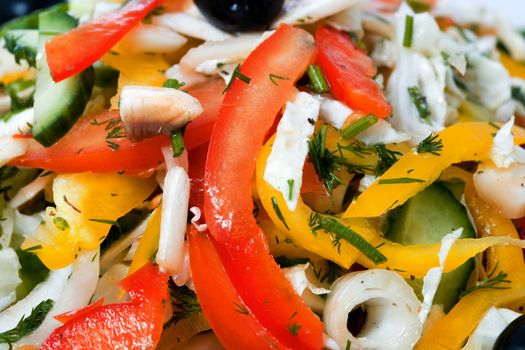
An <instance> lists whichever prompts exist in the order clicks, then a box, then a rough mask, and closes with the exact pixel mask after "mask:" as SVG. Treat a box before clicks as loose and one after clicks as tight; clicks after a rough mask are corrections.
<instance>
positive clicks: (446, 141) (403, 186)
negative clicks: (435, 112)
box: [343, 122, 525, 218]
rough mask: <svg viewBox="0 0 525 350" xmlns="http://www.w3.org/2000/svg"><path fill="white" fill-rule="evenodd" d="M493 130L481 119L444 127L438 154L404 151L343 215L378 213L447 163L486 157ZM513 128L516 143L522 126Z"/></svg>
mask: <svg viewBox="0 0 525 350" xmlns="http://www.w3.org/2000/svg"><path fill="white" fill-rule="evenodd" d="M496 131H497V130H496V128H495V127H494V126H492V125H490V124H489V123H484V122H472V123H463V124H456V125H452V126H450V127H448V128H446V129H445V130H443V131H441V132H439V133H438V137H439V139H440V140H441V142H442V143H443V148H442V150H441V152H440V153H439V154H438V155H436V154H432V153H415V152H412V153H408V154H406V155H404V156H403V157H401V159H399V161H398V162H397V163H396V164H394V165H393V166H392V167H391V168H390V169H389V170H388V171H387V172H385V173H384V174H383V175H382V176H381V177H380V178H379V179H378V180H377V181H376V182H375V183H374V184H372V186H370V187H369V188H368V189H367V190H366V191H365V192H363V193H362V194H361V195H360V196H359V197H358V198H357V200H355V201H354V202H353V203H352V204H351V205H350V206H349V207H348V209H347V210H346V212H345V213H344V214H343V218H352V217H377V216H380V215H382V214H384V213H386V212H387V211H388V210H390V209H394V208H396V207H398V206H400V205H402V204H403V203H405V202H406V201H407V200H408V199H409V198H411V197H412V196H414V195H415V194H416V193H418V192H419V191H422V190H423V189H425V188H426V187H427V186H429V185H430V184H431V183H432V182H434V181H435V180H436V179H437V178H438V177H439V175H440V174H441V172H442V171H443V170H444V169H446V168H448V167H449V166H450V165H452V164H454V163H459V162H462V161H468V160H485V159H488V158H489V154H490V149H491V147H492V141H493V136H492V135H493V134H494V132H496ZM513 132H514V136H515V140H514V141H515V143H516V144H522V143H524V142H525V131H524V130H523V129H522V128H519V127H514V129H513Z"/></svg>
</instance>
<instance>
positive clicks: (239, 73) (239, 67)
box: [222, 64, 252, 94]
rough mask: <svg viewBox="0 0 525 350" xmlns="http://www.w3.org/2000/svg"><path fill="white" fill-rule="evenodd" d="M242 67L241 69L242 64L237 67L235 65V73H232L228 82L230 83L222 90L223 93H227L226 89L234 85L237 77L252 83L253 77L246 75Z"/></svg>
mask: <svg viewBox="0 0 525 350" xmlns="http://www.w3.org/2000/svg"><path fill="white" fill-rule="evenodd" d="M240 69H241V65H240V64H238V65H237V67H235V69H234V70H233V73H232V76H231V79H230V81H229V82H228V85H226V87H225V88H224V90H223V91H222V93H223V94H225V93H226V91H228V90H229V89H230V87H231V86H232V84H233V81H234V80H235V78H237V79H239V80H240V81H242V82H243V83H245V84H250V82H251V81H252V79H251V78H249V77H247V76H246V75H244V74H242V73H241V70H240Z"/></svg>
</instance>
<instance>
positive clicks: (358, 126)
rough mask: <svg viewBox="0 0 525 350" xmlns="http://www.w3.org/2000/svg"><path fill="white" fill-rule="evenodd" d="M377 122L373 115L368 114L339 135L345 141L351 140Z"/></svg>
mask: <svg viewBox="0 0 525 350" xmlns="http://www.w3.org/2000/svg"><path fill="white" fill-rule="evenodd" d="M378 120H379V118H378V117H377V116H375V115H374V114H368V115H366V116H364V117H363V118H360V119H358V120H356V121H354V122H352V123H351V124H350V125H348V126H347V127H346V128H344V129H343V130H341V135H342V136H343V138H344V139H345V140H348V139H351V138H352V137H355V136H356V135H358V134H360V133H362V132H363V131H365V130H366V129H368V128H369V127H371V126H372V125H374V124H375V123H377V121H378Z"/></svg>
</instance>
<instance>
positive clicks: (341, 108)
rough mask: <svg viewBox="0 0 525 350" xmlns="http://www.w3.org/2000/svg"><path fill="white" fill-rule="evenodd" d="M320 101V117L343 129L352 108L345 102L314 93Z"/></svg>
mask: <svg viewBox="0 0 525 350" xmlns="http://www.w3.org/2000/svg"><path fill="white" fill-rule="evenodd" d="M313 96H314V97H315V98H316V99H317V100H318V101H319V102H320V103H321V107H320V110H319V119H321V120H322V121H324V122H325V123H327V124H330V125H331V126H333V127H334V128H336V129H341V128H342V127H343V124H344V123H345V121H346V119H347V118H348V117H349V116H350V115H351V114H352V112H353V111H352V110H351V109H350V108H349V107H348V106H347V105H345V104H344V103H343V102H341V101H339V100H336V99H333V98H330V97H326V96H321V95H313Z"/></svg>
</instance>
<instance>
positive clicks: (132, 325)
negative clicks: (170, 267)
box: [41, 263, 168, 350]
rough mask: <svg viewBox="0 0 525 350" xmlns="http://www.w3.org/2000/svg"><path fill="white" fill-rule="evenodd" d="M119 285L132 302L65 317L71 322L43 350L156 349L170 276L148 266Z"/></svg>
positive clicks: (53, 335) (60, 329) (57, 332)
mask: <svg viewBox="0 0 525 350" xmlns="http://www.w3.org/2000/svg"><path fill="white" fill-rule="evenodd" d="M120 285H121V287H122V288H123V289H125V290H126V291H127V292H128V293H129V296H130V297H131V301H129V302H127V303H121V304H109V305H105V306H99V307H98V308H94V307H92V306H88V307H87V308H84V309H81V310H79V311H77V312H76V316H73V317H68V316H67V315H66V316H65V317H68V318H71V319H70V320H69V321H68V322H66V323H65V324H63V325H62V326H60V327H58V328H57V329H55V330H54V331H53V333H51V335H50V336H49V337H48V338H47V339H46V341H45V342H44V344H43V345H42V347H41V349H42V350H55V349H56V350H59V349H60V350H67V349H154V348H155V346H156V345H157V343H158V341H159V339H160V334H161V332H162V322H163V319H164V308H165V303H166V302H168V300H167V298H168V275H167V274H166V273H164V272H160V271H159V268H158V266H153V265H152V264H151V263H148V264H146V265H144V266H143V267H142V268H141V269H140V270H138V271H136V272H135V273H133V274H131V275H130V276H128V277H127V278H125V279H124V280H122V281H121V282H120ZM86 309H88V310H86ZM68 314H70V313H68ZM70 316H71V315H70Z"/></svg>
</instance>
